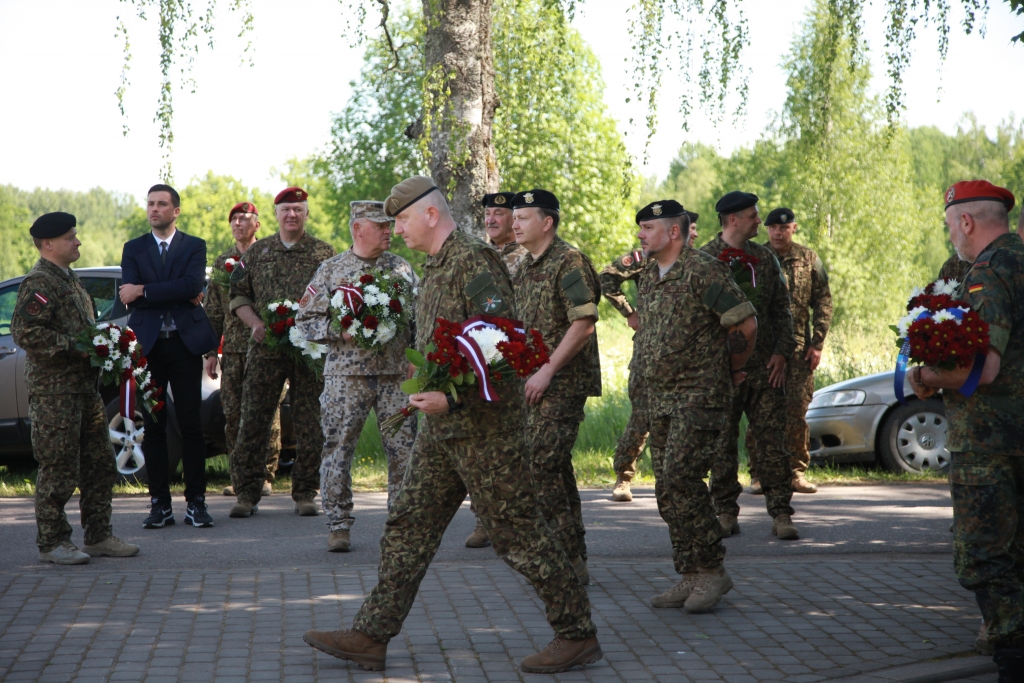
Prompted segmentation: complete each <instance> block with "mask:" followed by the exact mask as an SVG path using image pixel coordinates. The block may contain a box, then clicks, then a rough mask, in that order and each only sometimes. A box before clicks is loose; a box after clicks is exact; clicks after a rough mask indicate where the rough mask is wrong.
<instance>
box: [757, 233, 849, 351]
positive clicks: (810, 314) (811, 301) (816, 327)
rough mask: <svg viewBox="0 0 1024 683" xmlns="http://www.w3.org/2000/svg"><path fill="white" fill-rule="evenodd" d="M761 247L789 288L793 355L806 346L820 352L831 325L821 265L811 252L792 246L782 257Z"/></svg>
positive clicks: (828, 292) (828, 294) (829, 293)
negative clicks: (774, 261) (776, 261)
mask: <svg viewBox="0 0 1024 683" xmlns="http://www.w3.org/2000/svg"><path fill="white" fill-rule="evenodd" d="M764 246H765V248H767V249H768V251H770V252H772V254H773V255H774V256H775V257H776V258H778V259H779V262H780V263H781V264H782V272H783V274H784V275H785V276H786V282H787V284H789V298H790V302H791V310H792V312H793V332H794V334H795V336H796V351H797V352H800V351H803V350H804V349H805V348H807V347H808V346H813V347H814V348H816V349H819V350H820V349H821V348H822V346H823V345H824V344H825V337H826V336H827V335H828V329H829V327H831V325H832V291H831V290H830V289H829V286H828V273H826V272H825V264H824V263H822V262H821V259H820V258H818V255H817V254H815V253H814V251H813V250H811V249H808V248H807V247H805V246H803V245H802V244H797V243H796V242H794V243H793V246H792V247H791V248H790V250H789V253H788V254H786V255H785V256H779V255H778V254H776V253H775V250H774V249H772V245H771V244H770V243H769V244H765V245H764Z"/></svg>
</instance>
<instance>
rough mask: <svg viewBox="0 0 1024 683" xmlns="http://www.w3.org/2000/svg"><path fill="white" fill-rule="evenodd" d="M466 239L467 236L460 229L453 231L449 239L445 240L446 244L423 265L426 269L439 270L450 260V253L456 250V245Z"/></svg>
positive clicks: (428, 257)
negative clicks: (445, 261) (438, 268)
mask: <svg viewBox="0 0 1024 683" xmlns="http://www.w3.org/2000/svg"><path fill="white" fill-rule="evenodd" d="M464 237H465V234H464V233H463V232H462V231H461V230H459V229H458V228H455V229H454V230H452V231H451V233H450V234H449V235H448V237H445V238H444V242H443V243H442V244H441V248H440V249H438V250H437V253H436V254H434V255H433V256H427V260H426V262H424V264H423V265H424V267H427V268H437V267H439V266H441V265H442V264H443V263H444V260H445V259H446V258H448V252H449V251H451V250H452V249H453V248H454V245H455V244H456V243H458V242H462V241H463V238H464Z"/></svg>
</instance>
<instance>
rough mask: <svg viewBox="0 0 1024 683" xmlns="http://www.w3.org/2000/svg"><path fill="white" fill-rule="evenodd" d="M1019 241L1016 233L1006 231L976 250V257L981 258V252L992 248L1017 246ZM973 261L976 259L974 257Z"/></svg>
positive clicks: (983, 252)
mask: <svg viewBox="0 0 1024 683" xmlns="http://www.w3.org/2000/svg"><path fill="white" fill-rule="evenodd" d="M1020 243H1021V242H1020V237H1019V236H1018V235H1017V233H1015V232H1008V233H1006V234H1005V235H1000V236H999V237H997V238H995V239H994V240H992V241H991V242H989V243H988V246H987V247H985V248H984V249H982V250H981V251H979V252H978V257H979V258H981V255H982V254H985V253H987V252H990V251H992V250H994V249H1003V248H1006V247H1013V246H1019V245H1020ZM975 262H977V259H975Z"/></svg>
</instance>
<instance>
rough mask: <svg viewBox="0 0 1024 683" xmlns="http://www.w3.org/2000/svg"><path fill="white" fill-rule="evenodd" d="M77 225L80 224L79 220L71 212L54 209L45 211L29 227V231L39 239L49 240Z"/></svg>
mask: <svg viewBox="0 0 1024 683" xmlns="http://www.w3.org/2000/svg"><path fill="white" fill-rule="evenodd" d="M76 225H78V220H77V219H76V218H75V217H74V216H72V215H71V214H70V213H64V212H63V211H54V212H53V213H44V214H43V215H42V216H40V217H39V218H37V219H36V222H35V223H33V224H32V227H31V228H29V233H31V235H32V236H33V237H35V238H36V239H37V240H48V239H53V238H54V237H60V236H61V235H63V234H64V233H66V232H67V231H68V230H70V229H71V228H73V227H75V226H76Z"/></svg>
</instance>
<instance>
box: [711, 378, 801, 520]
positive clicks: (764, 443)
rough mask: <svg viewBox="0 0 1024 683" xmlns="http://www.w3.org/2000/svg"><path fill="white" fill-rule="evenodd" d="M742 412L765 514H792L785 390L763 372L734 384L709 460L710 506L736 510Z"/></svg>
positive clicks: (752, 470) (720, 511)
mask: <svg viewBox="0 0 1024 683" xmlns="http://www.w3.org/2000/svg"><path fill="white" fill-rule="evenodd" d="M743 413H746V414H747V433H749V434H751V436H752V437H753V439H754V442H755V443H756V444H757V449H756V451H748V452H749V453H751V454H754V455H753V457H751V458H750V476H751V477H752V478H754V479H757V480H758V481H759V482H761V488H763V489H764V502H765V506H766V507H767V508H768V514H769V515H771V516H772V517H773V518H774V517H776V516H778V515H781V514H783V513H785V514H787V515H792V514H793V508H792V507H790V505H789V502H790V500H792V498H793V471H792V469H791V468H790V456H789V451H787V450H786V441H785V440H786V436H785V434H786V431H785V430H786V393H785V390H784V389H776V388H774V387H772V386H771V385H770V384H769V383H768V375H767V373H757V375H753V374H751V375H748V376H747V380H746V381H745V382H743V384H740V385H739V386H737V387H733V395H732V409H731V411H730V413H729V421H728V423H727V425H726V428H725V429H724V430H723V431H722V434H721V441H720V443H719V444H718V447H717V448H716V452H715V457H714V460H713V462H712V463H711V497H712V498H713V499H714V501H715V512H716V513H717V514H719V515H721V514H725V513H729V514H733V515H738V514H739V512H740V506H739V504H738V503H737V500H738V499H739V497H740V493H742V492H743V486H742V485H741V484H740V482H739V478H738V474H739V432H740V418H741V417H742V416H743Z"/></svg>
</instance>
